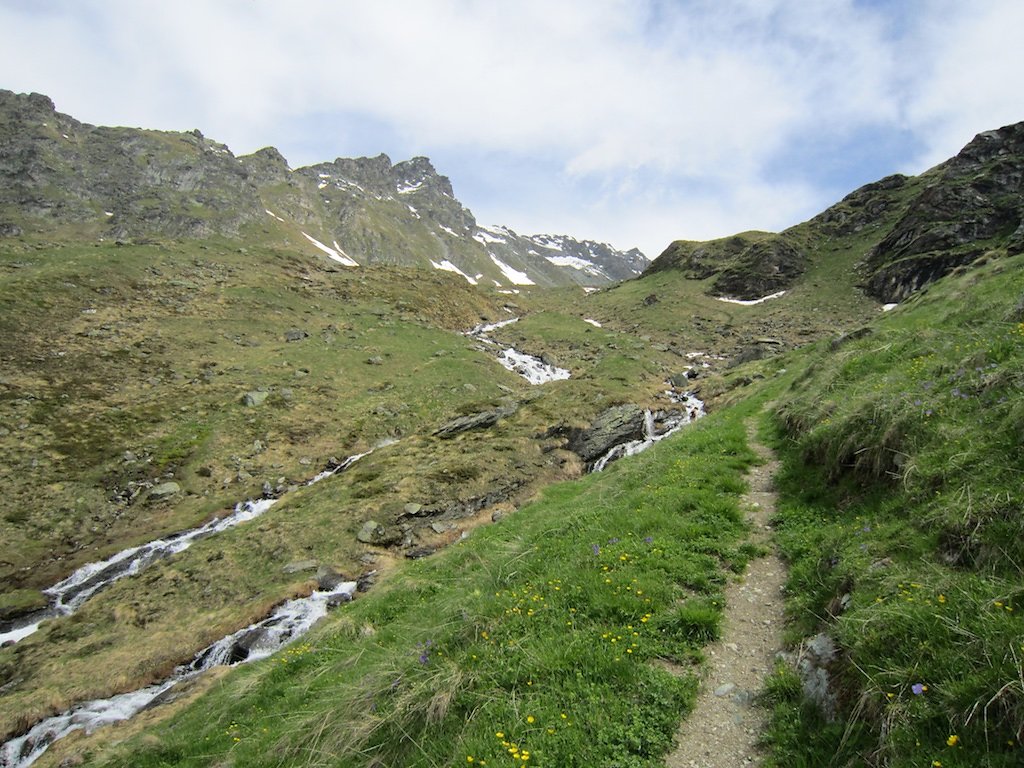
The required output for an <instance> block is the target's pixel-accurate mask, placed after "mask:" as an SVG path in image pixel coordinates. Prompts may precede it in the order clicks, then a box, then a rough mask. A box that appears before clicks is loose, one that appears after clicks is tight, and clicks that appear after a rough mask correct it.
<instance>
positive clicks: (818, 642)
mask: <svg viewBox="0 0 1024 768" xmlns="http://www.w3.org/2000/svg"><path fill="white" fill-rule="evenodd" d="M838 657H839V649H838V648H837V646H836V644H835V641H834V640H833V639H832V638H831V637H829V636H828V635H826V634H824V633H822V634H818V635H815V636H814V637H812V638H811V639H810V640H807V641H805V642H804V644H803V646H802V647H801V649H800V653H799V656H798V657H797V660H796V670H797V674H798V675H799V676H800V682H801V686H802V688H803V693H804V696H805V697H806V698H807V699H808V700H809V701H812V702H814V704H816V705H817V707H818V709H819V710H821V713H822V714H823V715H824V716H825V718H826V719H827V720H828V721H829V722H831V721H832V720H835V717H836V714H837V712H838V708H839V700H838V697H837V696H836V693H835V691H834V690H833V688H832V683H831V680H832V667H833V666H834V665H835V663H836V661H837V659H838Z"/></svg>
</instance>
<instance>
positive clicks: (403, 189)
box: [397, 179, 423, 195]
mask: <svg viewBox="0 0 1024 768" xmlns="http://www.w3.org/2000/svg"><path fill="white" fill-rule="evenodd" d="M422 186H423V179H420V180H419V181H415V182H412V183H409V182H400V183H399V185H398V188H397V192H398V194H400V195H409V194H412V193H413V192H415V191H416V190H417V189H419V188H420V187H422Z"/></svg>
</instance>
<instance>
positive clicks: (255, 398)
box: [242, 389, 270, 408]
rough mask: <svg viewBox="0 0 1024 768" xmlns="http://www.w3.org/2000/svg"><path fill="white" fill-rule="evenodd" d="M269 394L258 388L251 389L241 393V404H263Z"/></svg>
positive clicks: (250, 405)
mask: <svg viewBox="0 0 1024 768" xmlns="http://www.w3.org/2000/svg"><path fill="white" fill-rule="evenodd" d="M269 396H270V393H269V392H262V391H260V390H255V389H254V390H253V391H251V392H246V393H245V394H244V395H242V405H245V406H247V407H249V408H255V407H257V406H260V405H263V403H264V402H266V400H267V398H268V397H269Z"/></svg>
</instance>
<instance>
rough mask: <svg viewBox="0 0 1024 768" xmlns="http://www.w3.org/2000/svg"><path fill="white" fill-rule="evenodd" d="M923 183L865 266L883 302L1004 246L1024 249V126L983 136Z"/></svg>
mask: <svg viewBox="0 0 1024 768" xmlns="http://www.w3.org/2000/svg"><path fill="white" fill-rule="evenodd" d="M925 177H927V181H928V184H927V186H925V188H924V189H923V191H921V192H920V194H918V195H917V196H916V197H915V198H914V199H913V201H912V202H911V203H910V205H909V207H908V208H907V210H906V212H905V213H904V214H903V216H902V217H901V218H900V220H899V221H898V222H897V224H896V226H895V227H894V228H893V229H892V231H891V232H889V234H888V235H887V236H886V237H885V238H884V239H882V240H881V242H879V243H878V245H876V246H875V247H874V248H872V249H871V251H870V252H869V253H868V255H867V258H866V259H865V262H864V267H865V271H866V272H867V273H868V277H867V279H866V281H865V287H866V289H867V290H868V292H869V293H870V294H871V295H873V296H875V297H876V298H878V299H879V300H881V301H887V302H898V301H902V300H903V299H905V298H906V297H907V296H909V295H910V294H912V293H914V292H915V291H917V290H919V289H921V288H922V287H924V286H925V285H927V284H928V283H931V282H934V281H935V280H937V279H939V278H940V277H942V276H944V275H946V274H948V273H949V272H951V271H952V270H953V269H955V268H956V267H958V266H961V265H964V264H968V263H970V262H972V261H974V260H975V259H976V258H978V257H979V256H981V255H983V254H984V253H985V252H986V251H987V250H989V249H990V248H992V247H995V246H997V245H999V244H1001V243H1005V244H1008V246H1009V249H1010V251H1011V252H1016V251H1020V250H1021V249H1022V248H1024V242H1022V238H1021V237H1019V236H1018V233H1021V232H1022V226H1024V223H1022V221H1024V123H1018V124H1016V125H1010V126H1006V127H1005V128H1000V129H999V130H996V131H986V132H985V133H981V134H978V136H976V137H975V138H974V140H973V141H971V143H970V144H968V145H967V146H966V147H964V149H963V150H962V151H961V152H960V154H958V155H957V156H956V157H954V158H953V159H951V160H949V161H947V162H945V163H943V164H942V165H939V166H937V167H936V168H933V169H932V170H931V171H929V172H928V173H927V174H926V175H925ZM923 178H924V177H923Z"/></svg>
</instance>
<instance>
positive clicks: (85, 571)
mask: <svg viewBox="0 0 1024 768" xmlns="http://www.w3.org/2000/svg"><path fill="white" fill-rule="evenodd" d="M367 453H369V451H368V452H367ZM366 455H367V454H366V453H358V454H355V455H354V456H349V457H348V458H347V459H345V460H344V461H342V462H340V463H339V464H338V465H337V466H334V467H330V468H328V469H325V470H324V471H323V472H320V473H319V474H318V475H316V476H315V477H313V478H312V479H311V480H308V481H307V482H306V483H305V485H313V483H318V482H320V481H321V480H324V479H325V478H328V477H330V476H331V475H335V474H337V473H338V472H341V471H343V470H345V469H348V468H349V467H350V466H352V464H354V463H355V462H356V461H358V460H359V459H361V458H363V457H364V456H366ZM277 502H278V499H277V498H274V497H271V496H263V497H260V498H258V499H249V500H247V501H243V502H239V503H238V504H236V505H235V508H234V511H232V512H231V514H229V515H227V516H225V517H220V518H215V519H213V520H211V521H210V522H208V523H206V524H205V525H201V526H199V527H198V528H192V529H191V530H187V531H181V532H179V533H174V534H171V535H170V536H167V537H165V538H162V539H155V540H154V541H150V542H147V543H146V544H142V545H141V546H138V547H131V548H129V549H123V550H121V551H120V552H118V553H117V554H115V555H112V556H110V557H108V558H107V559H106V560H99V561H97V562H94V563H87V564H85V565H83V566H82V567H81V568H79V569H78V570H76V571H75V572H74V573H72V574H71V575H70V576H68V577H67V578H66V579H64V580H63V581H60V582H58V583H56V584H54V585H53V586H52V587H50V588H48V589H45V590H43V593H44V594H46V595H49V596H50V598H51V599H52V600H53V602H52V603H51V605H50V606H49V607H48V608H46V609H44V610H43V611H40V612H38V613H35V614H33V615H31V616H29V617H26V618H24V619H22V620H21V621H20V622H17V621H16V622H14V623H13V625H12V626H11V627H10V628H9V629H7V630H5V631H2V632H0V645H3V644H4V643H8V642H11V643H16V642H18V641H19V640H22V639H23V638H26V637H28V636H29V635H31V634H32V633H33V632H35V631H36V630H37V629H39V625H40V624H41V623H42V622H43V621H45V620H46V619H52V618H55V617H58V616H70V615H71V614H72V613H74V612H75V611H76V610H78V608H79V607H80V606H81V605H82V604H83V603H84V602H85V601H86V600H88V599H89V598H90V597H92V596H93V595H95V594H96V593H97V592H99V591H100V590H103V589H105V588H107V587H109V586H110V585H111V584H113V583H114V582H116V581H119V580H120V579H123V578H124V577H125V576H132V575H134V574H136V573H139V572H141V571H142V570H143V569H145V568H146V567H148V566H149V565H152V564H153V563H154V562H156V561H157V560H161V559H163V558H165V557H169V556H170V555H174V554H177V553H178V552H183V551H185V550H186V549H188V548H189V547H191V546H192V545H193V544H194V543H195V542H197V541H199V540H200V539H205V538H207V537H209V536H213V535H214V534H217V533H220V532H221V531H226V530H227V529H229V528H234V527H235V526H236V525H238V524H239V523H244V522H247V521H249V520H253V519H255V518H257V517H259V516H260V515H262V514H263V513H264V512H266V511H267V510H268V509H270V508H271V507H272V506H274V504H276V503H277ZM0 765H2V763H0Z"/></svg>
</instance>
